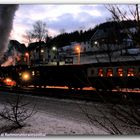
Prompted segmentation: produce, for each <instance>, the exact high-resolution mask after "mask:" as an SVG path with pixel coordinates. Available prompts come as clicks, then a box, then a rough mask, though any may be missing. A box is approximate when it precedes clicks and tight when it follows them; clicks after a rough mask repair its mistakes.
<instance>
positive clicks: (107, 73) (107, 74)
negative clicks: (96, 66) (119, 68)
mask: <svg viewBox="0 0 140 140" xmlns="http://www.w3.org/2000/svg"><path fill="white" fill-rule="evenodd" d="M106 76H107V77H112V76H113V69H111V68H109V69H107V72H106Z"/></svg>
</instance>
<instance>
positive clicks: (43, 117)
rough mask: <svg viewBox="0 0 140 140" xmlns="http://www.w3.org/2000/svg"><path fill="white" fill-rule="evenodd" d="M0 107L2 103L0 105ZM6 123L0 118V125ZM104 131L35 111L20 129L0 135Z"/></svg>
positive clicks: (101, 133) (98, 132)
mask: <svg viewBox="0 0 140 140" xmlns="http://www.w3.org/2000/svg"><path fill="white" fill-rule="evenodd" d="M0 109H2V105H1V107H0ZM5 125H8V122H6V121H4V120H0V127H1V128H2V127H3V126H5ZM103 134H107V133H106V132H104V131H102V130H100V129H98V128H97V127H95V126H93V125H90V124H86V123H80V124H79V123H78V122H76V121H71V120H66V119H64V118H60V117H59V116H53V115H50V114H46V113H44V112H43V113H42V112H39V111H38V112H37V113H36V114H34V115H33V116H32V117H31V118H29V119H28V120H26V125H25V126H24V127H23V128H21V129H16V130H13V131H11V132H10V133H8V132H5V133H2V134H1V136H10V137H11V136H49V135H103Z"/></svg>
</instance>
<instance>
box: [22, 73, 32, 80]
mask: <svg viewBox="0 0 140 140" xmlns="http://www.w3.org/2000/svg"><path fill="white" fill-rule="evenodd" d="M21 78H22V80H24V81H28V80H30V78H31V77H30V73H29V72H23V73H22V77H21Z"/></svg>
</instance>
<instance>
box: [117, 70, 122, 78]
mask: <svg viewBox="0 0 140 140" xmlns="http://www.w3.org/2000/svg"><path fill="white" fill-rule="evenodd" d="M117 75H118V76H119V77H122V76H123V69H122V68H118V69H117Z"/></svg>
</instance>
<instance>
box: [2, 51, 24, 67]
mask: <svg viewBox="0 0 140 140" xmlns="http://www.w3.org/2000/svg"><path fill="white" fill-rule="evenodd" d="M21 55H22V54H21V53H19V52H18V51H16V49H15V48H14V49H13V50H12V52H11V55H10V56H8V59H7V60H6V61H5V62H4V63H3V64H2V65H1V66H2V67H6V66H11V65H12V66H15V65H16V62H18V61H19V60H20V57H21Z"/></svg>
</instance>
